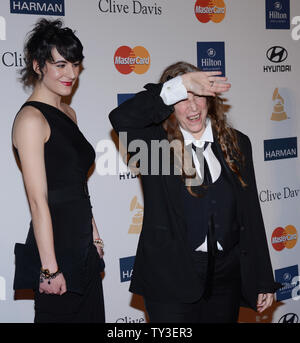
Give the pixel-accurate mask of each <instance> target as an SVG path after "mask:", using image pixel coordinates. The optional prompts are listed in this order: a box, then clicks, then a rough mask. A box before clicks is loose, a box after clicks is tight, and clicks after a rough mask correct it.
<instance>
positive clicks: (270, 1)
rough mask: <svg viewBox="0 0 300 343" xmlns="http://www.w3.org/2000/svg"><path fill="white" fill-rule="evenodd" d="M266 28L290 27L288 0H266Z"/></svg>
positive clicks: (281, 28)
mask: <svg viewBox="0 0 300 343" xmlns="http://www.w3.org/2000/svg"><path fill="white" fill-rule="evenodd" d="M266 29H273V30H274V29H275V30H276V29H277V30H284V29H285V30H289V29H290V0H280V1H278V0H266Z"/></svg>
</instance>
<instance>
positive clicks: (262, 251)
mask: <svg viewBox="0 0 300 343" xmlns="http://www.w3.org/2000/svg"><path fill="white" fill-rule="evenodd" d="M243 138H244V139H243V144H242V146H243V149H245V154H244V155H245V157H246V158H247V159H246V161H245V167H244V173H243V174H244V175H245V179H246V183H247V187H246V190H245V192H247V196H246V198H247V202H248V213H247V215H246V217H247V218H246V220H247V221H248V223H249V224H250V227H251V228H252V231H251V233H250V235H251V241H252V249H253V254H252V256H253V262H254V266H255V271H256V285H257V286H256V287H257V293H275V291H276V290H277V289H279V288H281V286H282V285H281V284H280V283H277V282H275V280H274V276H273V269H272V264H271V259H270V254H269V249H268V243H267V237H266V231H265V226H264V222H263V217H262V212H261V208H260V203H259V198H258V191H257V185H256V178H255V172H254V165H253V158H252V147H251V142H250V140H249V138H248V137H247V136H245V135H243ZM242 151H243V150H242ZM249 238H250V237H249ZM253 277H254V276H253Z"/></svg>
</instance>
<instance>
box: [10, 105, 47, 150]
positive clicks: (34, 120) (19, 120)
mask: <svg viewBox="0 0 300 343" xmlns="http://www.w3.org/2000/svg"><path fill="white" fill-rule="evenodd" d="M49 130H50V127H49V124H48V122H47V120H46V118H45V117H44V116H43V114H42V113H41V112H40V110H38V109H37V108H35V107H33V106H25V107H23V108H22V109H21V110H20V111H19V113H18V114H17V116H16V118H15V121H14V124H13V131H12V132H13V144H14V145H15V146H16V145H17V144H16V143H17V141H18V137H21V136H24V135H26V133H28V134H32V133H35V134H40V135H41V136H44V137H45V139H47V136H49Z"/></svg>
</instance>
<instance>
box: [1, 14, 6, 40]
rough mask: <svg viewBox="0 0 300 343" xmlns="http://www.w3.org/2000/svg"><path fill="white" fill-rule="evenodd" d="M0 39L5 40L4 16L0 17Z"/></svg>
mask: <svg viewBox="0 0 300 343" xmlns="http://www.w3.org/2000/svg"><path fill="white" fill-rule="evenodd" d="M0 40H6V21H5V18H4V17H0Z"/></svg>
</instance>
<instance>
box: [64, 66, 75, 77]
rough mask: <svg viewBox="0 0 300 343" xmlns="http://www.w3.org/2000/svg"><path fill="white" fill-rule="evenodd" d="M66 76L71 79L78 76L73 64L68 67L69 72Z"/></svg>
mask: <svg viewBox="0 0 300 343" xmlns="http://www.w3.org/2000/svg"><path fill="white" fill-rule="evenodd" d="M66 76H67V77H69V78H70V79H72V80H74V79H75V78H76V72H75V70H74V68H73V65H72V64H70V65H69V66H68V67H67V73H66Z"/></svg>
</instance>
